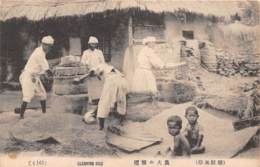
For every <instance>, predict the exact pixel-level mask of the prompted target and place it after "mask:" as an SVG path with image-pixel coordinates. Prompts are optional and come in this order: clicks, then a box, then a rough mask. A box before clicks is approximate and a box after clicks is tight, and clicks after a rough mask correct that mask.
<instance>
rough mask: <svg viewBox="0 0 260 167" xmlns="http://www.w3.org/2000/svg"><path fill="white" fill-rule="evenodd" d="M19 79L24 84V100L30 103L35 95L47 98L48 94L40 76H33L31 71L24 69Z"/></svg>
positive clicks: (43, 98)
mask: <svg viewBox="0 0 260 167" xmlns="http://www.w3.org/2000/svg"><path fill="white" fill-rule="evenodd" d="M19 80H20V83H21V85H22V93H23V101H25V102H28V103H29V102H31V100H32V99H33V97H34V96H37V97H39V98H40V99H41V100H46V98H47V94H46V91H45V89H44V87H43V85H42V82H41V80H40V77H39V76H33V75H32V74H30V73H29V72H26V71H23V72H22V74H21V75H20V77H19Z"/></svg>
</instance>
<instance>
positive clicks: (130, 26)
mask: <svg viewBox="0 0 260 167" xmlns="http://www.w3.org/2000/svg"><path fill="white" fill-rule="evenodd" d="M128 45H129V55H130V57H132V58H133V56H134V48H133V45H134V40H133V17H132V16H130V17H129V21H128Z"/></svg>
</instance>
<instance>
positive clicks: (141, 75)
mask: <svg viewBox="0 0 260 167" xmlns="http://www.w3.org/2000/svg"><path fill="white" fill-rule="evenodd" d="M136 63H137V64H136V69H135V71H134V75H133V79H132V83H131V87H130V91H131V92H132V93H145V94H156V93H157V91H158V90H157V86H156V80H155V76H154V74H153V72H152V68H153V67H155V68H163V67H164V63H163V62H162V60H161V59H160V58H159V57H158V56H157V55H156V54H155V52H154V51H153V49H152V48H149V47H148V46H145V47H144V48H142V49H141V51H140V52H139V54H138V55H137V62H136Z"/></svg>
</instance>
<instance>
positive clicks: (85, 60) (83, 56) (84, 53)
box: [80, 51, 89, 65]
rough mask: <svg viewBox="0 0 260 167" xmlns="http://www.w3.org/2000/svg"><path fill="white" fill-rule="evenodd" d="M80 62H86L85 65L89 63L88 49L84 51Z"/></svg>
mask: <svg viewBox="0 0 260 167" xmlns="http://www.w3.org/2000/svg"><path fill="white" fill-rule="evenodd" d="M80 62H81V64H84V65H87V64H89V62H88V56H87V52H86V51H84V52H83V55H82V57H81V61H80Z"/></svg>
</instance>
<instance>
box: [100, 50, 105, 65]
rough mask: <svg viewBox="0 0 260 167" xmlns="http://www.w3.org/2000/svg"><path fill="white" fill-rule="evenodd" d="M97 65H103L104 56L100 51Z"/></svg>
mask: <svg viewBox="0 0 260 167" xmlns="http://www.w3.org/2000/svg"><path fill="white" fill-rule="evenodd" d="M99 61H100V62H99V63H102V64H103V63H105V58H104V55H103V52H102V51H101V50H100V54H99Z"/></svg>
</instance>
